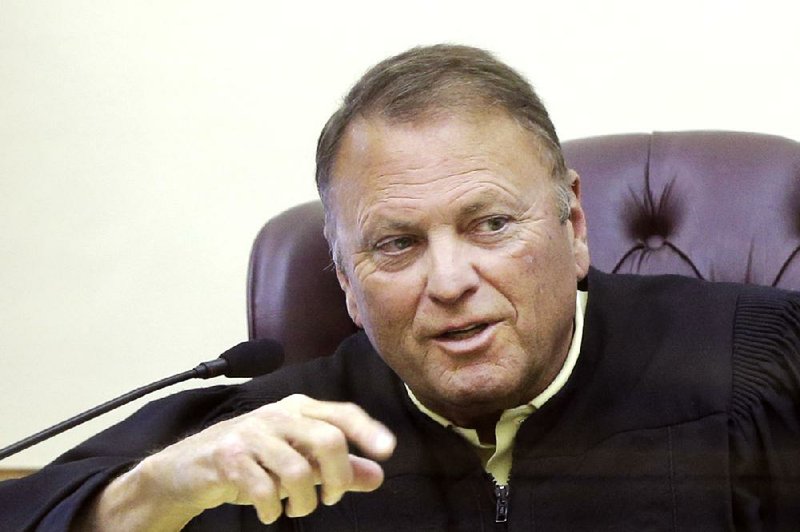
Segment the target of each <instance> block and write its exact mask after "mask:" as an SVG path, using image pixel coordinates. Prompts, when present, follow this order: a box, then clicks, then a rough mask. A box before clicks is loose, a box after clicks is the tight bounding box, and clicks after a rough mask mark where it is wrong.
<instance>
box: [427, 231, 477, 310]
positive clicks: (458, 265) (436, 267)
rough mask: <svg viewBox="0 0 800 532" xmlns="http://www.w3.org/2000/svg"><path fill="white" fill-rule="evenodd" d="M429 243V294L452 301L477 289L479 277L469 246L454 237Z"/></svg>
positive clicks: (431, 296) (446, 302)
mask: <svg viewBox="0 0 800 532" xmlns="http://www.w3.org/2000/svg"><path fill="white" fill-rule="evenodd" d="M428 245H429V247H428V253H427V255H428V257H427V259H428V260H427V268H428V272H427V274H428V275H427V284H426V292H427V294H428V297H430V298H431V299H433V300H434V301H436V302H438V303H442V304H453V303H456V302H458V301H460V300H461V299H462V298H464V297H465V296H466V295H468V294H471V293H473V292H474V291H475V290H476V289H477V288H478V284H479V280H480V278H479V275H478V271H477V270H476V268H475V264H474V257H473V256H472V254H471V253H470V249H469V245H467V244H466V243H465V242H461V241H460V240H459V239H458V238H457V237H454V236H441V237H437V238H431V239H430V240H429V244H428Z"/></svg>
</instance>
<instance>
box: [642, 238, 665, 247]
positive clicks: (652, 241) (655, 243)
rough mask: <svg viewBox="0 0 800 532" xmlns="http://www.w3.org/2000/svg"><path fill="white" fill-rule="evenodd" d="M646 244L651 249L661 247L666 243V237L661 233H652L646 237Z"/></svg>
mask: <svg viewBox="0 0 800 532" xmlns="http://www.w3.org/2000/svg"><path fill="white" fill-rule="evenodd" d="M644 245H645V246H647V247H648V248H649V249H659V248H660V247H662V246H663V245H664V237H663V236H661V235H650V236H648V237H647V238H645V240H644Z"/></svg>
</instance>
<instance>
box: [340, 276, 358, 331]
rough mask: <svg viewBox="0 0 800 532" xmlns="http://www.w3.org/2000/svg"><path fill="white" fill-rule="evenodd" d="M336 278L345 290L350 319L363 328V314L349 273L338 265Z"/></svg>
mask: <svg viewBox="0 0 800 532" xmlns="http://www.w3.org/2000/svg"><path fill="white" fill-rule="evenodd" d="M336 278H337V279H338V280H339V286H341V287H342V290H343V291H344V299H345V303H346V304H347V313H348V314H349V315H350V319H351V320H353V323H355V324H356V326H357V327H360V328H362V329H363V328H364V326H363V325H362V324H361V315H360V313H359V312H358V302H357V301H356V296H355V294H354V293H353V287H352V286H350V279H349V278H348V277H347V273H346V272H345V271H344V270H342V269H341V268H340V267H338V266H337V267H336Z"/></svg>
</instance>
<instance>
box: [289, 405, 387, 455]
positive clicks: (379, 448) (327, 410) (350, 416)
mask: <svg viewBox="0 0 800 532" xmlns="http://www.w3.org/2000/svg"><path fill="white" fill-rule="evenodd" d="M301 412H302V414H303V415H306V416H308V417H312V418H315V419H319V420H321V421H325V422H327V423H330V424H331V425H334V426H336V427H338V428H339V430H341V431H342V432H343V433H344V435H345V436H346V437H347V440H348V441H351V442H353V443H355V444H356V446H358V448H359V449H361V450H362V451H364V453H365V454H366V455H367V456H369V457H370V458H374V459H376V460H383V459H386V458H389V456H391V454H392V452H393V451H394V448H395V445H396V444H397V439H396V438H395V436H394V434H392V432H391V431H390V430H389V429H388V428H386V427H385V426H384V425H383V424H382V423H380V422H379V421H376V420H375V419H373V418H371V417H370V416H369V415H368V414H367V413H366V412H364V410H363V409H362V408H361V407H359V406H357V405H354V404H352V403H335V402H328V401H317V400H315V399H310V400H309V402H308V403H307V404H305V405H303V406H302V408H301Z"/></svg>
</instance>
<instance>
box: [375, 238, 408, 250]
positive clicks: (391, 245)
mask: <svg viewBox="0 0 800 532" xmlns="http://www.w3.org/2000/svg"><path fill="white" fill-rule="evenodd" d="M415 243H416V239H414V238H413V237H410V236H396V237H391V238H387V239H385V240H381V241H380V242H378V244H377V245H376V246H375V249H377V250H378V251H380V252H382V253H386V254H388V255H397V254H399V253H402V252H403V251H405V250H407V249H408V248H410V247H411V246H413V245H414V244H415Z"/></svg>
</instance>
